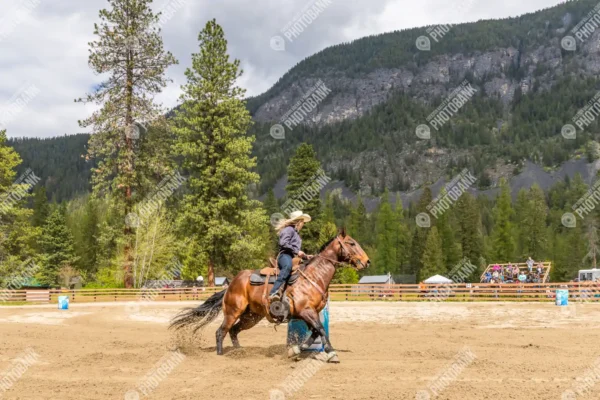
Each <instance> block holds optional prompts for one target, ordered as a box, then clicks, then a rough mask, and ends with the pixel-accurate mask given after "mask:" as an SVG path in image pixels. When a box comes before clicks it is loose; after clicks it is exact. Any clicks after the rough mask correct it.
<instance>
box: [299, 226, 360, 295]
mask: <svg viewBox="0 0 600 400" xmlns="http://www.w3.org/2000/svg"><path fill="white" fill-rule="evenodd" d="M337 240H338V242H340V246H341V247H342V251H346V254H350V252H349V251H348V250H347V249H346V247H345V246H344V242H342V240H341V239H340V237H339V236H337ZM317 257H319V258H322V259H324V260H326V261H329V262H330V263H332V264H333V265H334V266H335V265H336V264H344V263H343V262H341V261H337V260H332V259H331V258H328V257H325V256H322V255H321V254H317V255H316V256H315V258H317ZM307 266H308V265H307ZM298 272H299V273H300V275H302V276H303V277H304V279H306V280H307V281H308V282H310V284H311V285H313V286H314V287H315V288H316V289H317V290H318V291H319V293H321V296H322V297H323V300H325V298H326V297H327V294H326V293H325V292H324V291H323V289H321V287H320V286H319V285H317V284H316V283H315V282H314V281H313V280H312V279H310V278H309V277H308V276H307V275H306V274H305V273H304V271H302V269H301V268H300V269H298Z"/></svg>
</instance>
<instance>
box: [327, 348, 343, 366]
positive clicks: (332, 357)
mask: <svg viewBox="0 0 600 400" xmlns="http://www.w3.org/2000/svg"><path fill="white" fill-rule="evenodd" d="M327 362H328V363H332V364H339V363H340V359H339V358H338V355H337V353H336V352H335V351H332V352H331V353H327Z"/></svg>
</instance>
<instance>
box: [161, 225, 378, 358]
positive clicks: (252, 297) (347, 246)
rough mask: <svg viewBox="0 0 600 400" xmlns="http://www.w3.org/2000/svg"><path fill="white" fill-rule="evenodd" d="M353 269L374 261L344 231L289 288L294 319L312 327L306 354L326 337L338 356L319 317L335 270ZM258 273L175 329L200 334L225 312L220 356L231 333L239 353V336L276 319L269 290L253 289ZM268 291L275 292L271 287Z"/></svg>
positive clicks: (240, 278)
mask: <svg viewBox="0 0 600 400" xmlns="http://www.w3.org/2000/svg"><path fill="white" fill-rule="evenodd" d="M343 263H350V264H351V265H352V266H354V267H355V268H356V269H358V270H360V269H363V268H366V267H368V266H369V265H370V261H369V257H368V256H367V254H366V253H365V252H364V251H363V249H362V248H361V247H360V245H359V244H358V243H357V242H356V240H354V239H352V238H351V237H350V236H347V235H346V233H345V231H344V230H342V231H341V232H340V234H339V235H338V236H336V237H334V238H333V239H331V240H330V241H329V242H328V243H326V244H325V245H323V247H322V248H321V251H320V252H319V254H318V255H316V256H315V257H313V258H312V259H311V260H310V261H309V262H308V264H307V265H306V266H303V267H300V272H299V277H298V279H297V281H296V282H294V284H292V285H288V286H287V287H286V290H285V292H286V294H287V297H288V299H290V300H289V316H290V317H291V318H295V319H301V320H303V321H305V322H306V324H307V325H308V327H309V329H310V330H311V331H312V335H311V336H310V337H309V338H308V339H307V341H306V342H305V343H303V344H302V346H301V348H302V349H306V348H308V347H310V346H311V345H312V344H313V343H314V341H315V340H316V339H317V338H318V337H319V336H321V338H322V340H323V343H324V344H325V352H326V353H332V354H331V357H333V356H334V355H335V353H334V350H333V347H332V346H331V342H330V341H329V338H328V337H327V334H326V332H325V329H324V328H323V325H322V324H321V321H320V319H319V312H320V311H321V310H322V309H323V308H324V307H325V304H327V298H328V293H327V290H328V288H329V283H330V282H331V280H332V279H333V275H334V273H335V268H336V267H337V266H339V265H341V264H343ZM251 274H252V271H250V270H245V271H241V272H240V273H239V274H237V276H236V277H235V278H234V279H233V280H232V281H231V284H230V285H229V287H228V288H227V289H226V290H223V291H221V292H219V293H215V294H214V295H212V296H211V297H210V298H209V299H208V300H206V301H205V302H204V303H203V304H202V305H200V306H199V307H197V308H192V309H186V310H184V311H182V312H181V313H180V314H179V315H177V316H176V317H175V318H174V319H173V321H172V322H171V326H170V328H175V329H180V328H183V327H186V326H193V327H194V328H195V329H194V332H196V331H197V330H198V329H200V328H202V327H204V326H206V325H207V324H209V323H210V322H211V321H212V320H214V319H215V318H216V317H217V315H218V314H219V312H220V311H221V310H223V314H224V315H225V318H224V320H223V324H222V325H221V327H220V328H219V329H218V330H217V334H216V336H217V354H218V355H222V354H223V339H224V338H225V336H226V335H227V333H229V336H230V337H231V341H232V343H233V346H234V347H239V346H240V342H239V341H238V334H239V333H240V332H241V331H243V330H246V329H250V328H252V327H253V326H254V325H256V324H257V323H258V322H259V321H260V320H261V319H263V318H264V317H267V318H268V319H269V320H271V321H272V318H270V315H269V312H268V311H267V307H266V306H265V304H266V303H265V293H266V291H265V288H264V286H263V285H261V286H254V285H251V284H250V275H251ZM265 285H268V287H267V288H266V289H270V286H272V285H269V284H268V283H265Z"/></svg>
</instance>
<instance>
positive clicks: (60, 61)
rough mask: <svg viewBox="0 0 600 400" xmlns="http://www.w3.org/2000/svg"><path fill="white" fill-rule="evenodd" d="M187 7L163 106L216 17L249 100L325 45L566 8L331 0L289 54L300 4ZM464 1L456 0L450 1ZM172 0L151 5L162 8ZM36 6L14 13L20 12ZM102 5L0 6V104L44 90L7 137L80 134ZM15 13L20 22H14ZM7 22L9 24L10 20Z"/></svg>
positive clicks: (171, 35) (177, 18) (228, 1)
mask: <svg viewBox="0 0 600 400" xmlns="http://www.w3.org/2000/svg"><path fill="white" fill-rule="evenodd" d="M178 1H186V4H185V6H184V7H183V8H182V9H180V10H178V11H177V12H176V13H175V14H174V15H173V17H172V18H171V19H170V20H169V21H168V22H166V24H165V25H164V26H163V37H164V40H165V47H166V48H167V49H168V50H169V51H171V52H172V53H173V54H174V55H175V57H177V58H178V59H179V61H180V64H179V65H178V66H173V67H171V68H170V69H169V70H168V72H167V74H168V76H169V77H171V78H172V79H174V82H173V83H172V84H170V85H169V87H168V88H167V89H166V90H165V91H164V93H162V94H161V95H160V96H158V98H157V100H158V101H159V102H161V103H162V104H163V105H164V106H165V107H172V106H174V105H175V104H176V103H177V99H178V97H179V94H180V85H182V84H183V83H184V82H185V76H184V71H185V68H186V67H187V66H189V63H190V54H191V53H192V52H196V51H197V49H198V43H197V36H198V32H199V31H200V30H201V29H202V27H203V26H204V24H205V23H206V21H207V20H208V19H211V18H213V17H214V18H217V21H218V22H219V23H220V24H222V26H223V28H224V29H225V33H226V35H227V39H228V41H229V50H230V52H231V55H232V57H235V58H239V59H240V60H242V67H243V69H244V71H245V73H244V76H243V77H242V78H241V79H240V85H242V86H243V87H245V88H246V89H248V93H247V94H248V95H257V94H260V93H262V92H264V91H265V90H267V89H268V88H269V87H270V86H271V85H273V84H274V83H275V82H276V81H277V79H279V78H280V77H281V76H282V75H283V74H284V73H285V72H286V71H288V70H289V69H290V68H291V67H293V66H294V65H295V64H297V63H298V62H300V61H301V60H302V59H304V58H306V57H308V56H310V55H312V54H314V53H315V52H317V51H320V50H322V49H324V48H326V47H328V46H331V45H334V44H338V43H342V42H347V41H350V40H354V39H358V38H360V37H363V36H366V35H372V34H378V33H383V32H389V31H393V30H399V29H405V28H411V27H416V26H424V25H431V24H441V23H448V22H468V21H476V20H478V19H488V18H504V17H508V16H515V15H519V14H523V13H526V12H532V11H535V10H538V9H541V8H546V7H550V6H553V5H556V4H558V3H561V2H562V1H560V0H528V1H526V2H525V1H522V0H504V1H502V2H496V4H490V2H489V1H484V0H475V1H474V2H473V6H472V7H469V8H468V10H467V11H466V12H463V13H456V12H453V11H452V7H450V6H449V5H448V3H449V2H448V1H447V0H421V1H410V2H409V1H407V0H375V1H373V0H343V1H342V0H331V6H329V7H328V8H326V9H325V10H324V11H323V13H322V14H321V15H320V16H319V17H318V19H317V20H316V21H315V22H314V23H313V24H311V25H309V26H308V27H307V28H306V30H305V32H304V33H303V34H302V35H301V36H300V37H299V38H298V39H297V40H295V41H294V42H293V43H288V46H287V51H285V52H276V51H273V50H272V49H271V48H270V45H269V41H270V38H271V37H272V36H274V35H280V34H281V32H280V30H281V29H282V28H283V27H284V26H285V25H286V24H287V23H288V22H289V21H291V20H292V19H293V17H294V16H295V15H296V14H297V13H298V12H300V11H301V10H302V8H303V6H304V5H305V4H306V2H301V3H300V4H299V2H298V1H297V0H259V1H256V0H219V1H215V0H178ZM461 1H464V2H469V1H470V0H457V1H454V2H453V3H452V4H457V3H460V2H461ZM166 2H168V0H155V5H154V8H155V9H156V10H158V9H160V8H162V6H163V5H164V4H165V3H166ZM24 4H25V5H30V4H33V5H35V4H39V6H37V7H33V9H31V10H29V9H26V12H21V13H17V14H15V13H14V11H13V10H15V7H17V9H19V7H21V8H20V10H21V11H22V10H23V9H22V7H23V5H24ZM107 5H108V2H107V1H106V0H86V1H81V0H52V1H45V0H2V3H0V16H3V17H0V25H1V26H6V24H7V23H11V22H14V21H16V22H17V23H16V24H15V23H13V24H12V25H11V28H12V27H13V26H14V29H11V31H10V32H8V34H7V37H5V38H4V39H3V40H2V38H3V36H2V30H0V75H1V76H2V77H3V78H4V79H2V80H1V81H0V104H2V103H5V102H6V101H8V100H9V99H10V98H11V97H12V96H13V95H14V94H15V92H16V91H17V90H18V89H19V88H20V87H21V86H22V85H24V84H26V83H27V82H30V83H33V84H34V85H36V87H38V88H39V89H40V94H39V95H38V96H37V97H36V98H34V99H33V100H32V101H31V102H30V103H29V104H28V105H27V107H26V108H25V109H23V110H22V112H20V113H19V114H18V115H17V116H16V117H15V118H14V120H12V121H11V122H9V123H8V124H7V128H8V134H9V136H12V137H15V136H37V137H49V136H57V135H63V134H74V133H78V132H81V131H82V130H81V129H80V128H79V127H78V124H77V120H78V119H83V118H85V117H86V116H87V115H88V113H89V108H86V107H85V106H83V105H81V104H76V103H74V102H73V100H74V99H75V98H77V97H81V96H83V95H84V94H85V93H86V92H87V91H89V90H90V88H91V87H93V85H94V84H96V83H98V81H99V79H100V78H99V77H98V76H96V75H94V74H93V73H92V72H91V70H90V69H89V68H88V65H87V57H88V46H87V43H88V42H89V41H91V40H93V35H92V32H93V24H94V22H96V21H97V20H98V11H99V10H100V9H101V8H103V7H106V6H107ZM15 15H17V17H15ZM7 21H8V22H7Z"/></svg>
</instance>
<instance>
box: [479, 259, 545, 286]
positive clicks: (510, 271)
mask: <svg viewBox="0 0 600 400" xmlns="http://www.w3.org/2000/svg"><path fill="white" fill-rule="evenodd" d="M525 264H527V269H521V268H519V266H518V265H517V264H514V265H513V264H512V263H509V264H507V265H502V266H501V265H499V264H496V265H494V266H493V267H492V269H491V270H488V271H486V272H485V275H484V277H483V283H540V282H543V280H544V265H543V264H542V263H541V262H539V263H537V266H536V262H535V261H534V260H533V259H532V258H531V257H529V258H528V259H527V261H526V262H525Z"/></svg>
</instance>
